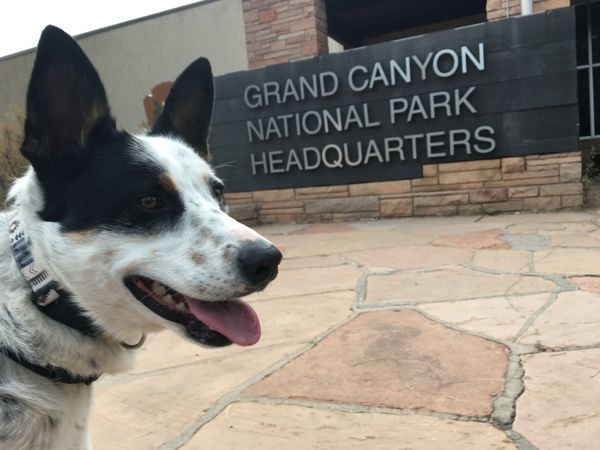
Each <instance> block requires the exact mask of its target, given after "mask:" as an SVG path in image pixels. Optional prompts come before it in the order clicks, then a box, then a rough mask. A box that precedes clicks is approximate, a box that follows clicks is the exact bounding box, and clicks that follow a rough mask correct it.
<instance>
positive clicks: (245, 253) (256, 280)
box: [238, 240, 282, 286]
mask: <svg viewBox="0 0 600 450" xmlns="http://www.w3.org/2000/svg"><path fill="white" fill-rule="evenodd" d="M281 258H282V255H281V252H280V251H279V250H277V248H276V247H275V246H274V245H271V244H269V243H267V242H265V241H263V240H256V241H247V242H245V243H244V244H242V246H241V247H240V250H239V253H238V267H239V269H240V272H241V273H242V276H244V278H246V280H247V281H248V282H250V283H251V284H252V285H253V286H259V285H261V284H266V283H268V282H269V281H271V280H272V279H273V278H275V276H276V275H277V266H278V265H279V263H280V262H281Z"/></svg>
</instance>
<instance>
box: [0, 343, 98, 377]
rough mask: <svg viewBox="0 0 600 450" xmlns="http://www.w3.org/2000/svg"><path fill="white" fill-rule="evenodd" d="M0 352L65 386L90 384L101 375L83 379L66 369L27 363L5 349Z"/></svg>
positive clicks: (22, 358)
mask: <svg viewBox="0 0 600 450" xmlns="http://www.w3.org/2000/svg"><path fill="white" fill-rule="evenodd" d="M0 352H2V353H3V354H4V355H5V356H8V357H9V358H10V359H12V360H13V361H14V362H16V363H17V364H20V365H21V366H23V367H25V368H26V369H29V370H31V371H32V372H35V373H37V374H38V375H41V376H43V377H44V378H47V379H48V380H50V381H54V382H57V383H66V384H82V383H83V384H88V385H89V384H92V383H93V382H94V381H96V380H97V379H98V378H100V376H101V375H102V374H99V375H91V376H89V377H84V376H82V375H73V374H72V373H71V372H69V371H68V370H67V369H64V368H62V367H58V366H53V365H51V364H48V365H47V366H40V365H37V364H34V363H32V362H30V361H28V360H27V359H26V358H25V357H24V356H23V355H20V354H18V353H15V352H13V351H12V350H9V349H8V348H6V347H0Z"/></svg>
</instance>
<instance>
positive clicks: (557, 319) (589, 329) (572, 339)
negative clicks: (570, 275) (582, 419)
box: [520, 292, 600, 398]
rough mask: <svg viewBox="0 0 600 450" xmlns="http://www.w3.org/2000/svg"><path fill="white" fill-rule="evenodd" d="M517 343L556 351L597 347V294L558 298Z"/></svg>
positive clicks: (599, 340)
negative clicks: (590, 346)
mask: <svg viewBox="0 0 600 450" xmlns="http://www.w3.org/2000/svg"><path fill="white" fill-rule="evenodd" d="M520 342H522V343H524V344H535V345H538V346H540V347H542V348H557V349H562V348H567V347H583V346H589V345H599V344H600V294H596V293H590V292H563V293H561V294H559V295H558V298H557V299H556V301H555V302H554V303H553V304H552V305H550V307H548V309H547V310H546V311H545V312H544V313H543V314H542V315H541V316H540V317H539V318H538V319H537V320H536V321H535V322H534V323H533V324H532V326H531V327H530V328H529V329H528V330H527V331H526V332H525V334H523V337H522V338H521V339H520ZM599 398H600V397H599Z"/></svg>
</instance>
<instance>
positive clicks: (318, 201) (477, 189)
mask: <svg viewBox="0 0 600 450" xmlns="http://www.w3.org/2000/svg"><path fill="white" fill-rule="evenodd" d="M226 197H227V201H228V203H229V205H230V213H231V215H232V216H234V217H235V218H237V219H238V220H241V221H244V222H246V223H249V224H271V223H290V222H336V221H344V220H358V219H377V218H386V217H407V216H432V215H454V214H480V213H495V212H509V211H538V210H557V209H563V208H577V207H580V206H582V204H583V186H582V183H581V154H580V152H571V153H558V154H549V155H531V156H518V157H509V158H499V159H487V160H480V161H469V162H454V163H444V164H427V165H425V166H423V178H418V179H413V180H398V181H383V182H375V183H363V184H350V185H338V186H326V187H307V188H296V189H278V190H269V191H255V192H242V193H230V194H227V195H226Z"/></svg>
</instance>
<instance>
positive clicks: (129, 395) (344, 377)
mask: <svg viewBox="0 0 600 450" xmlns="http://www.w3.org/2000/svg"><path fill="white" fill-rule="evenodd" d="M259 231H260V232H261V233H263V234H265V235H266V236H268V237H269V238H270V239H271V240H272V241H273V242H274V243H275V244H276V245H278V246H279V247H280V248H281V250H282V252H283V253H284V256H285V259H284V261H283V263H282V266H281V270H280V274H279V277H278V278H277V280H276V281H275V282H273V283H272V285H271V286H270V287H269V288H267V290H266V291H264V292H262V293H260V294H256V295H253V296H251V297H250V298H249V301H250V303H251V304H252V305H253V307H254V308H255V309H256V311H257V312H258V314H259V317H260V318H261V322H262V328H263V336H262V339H261V341H260V342H259V343H258V344H257V345H255V346H253V347H250V348H241V347H226V348H220V349H204V348H201V347H199V346H196V345H194V344H192V343H188V342H186V341H184V340H182V339H181V338H179V337H177V336H175V335H174V334H171V333H170V332H163V333H159V334H156V335H154V336H152V337H149V339H148V341H147V343H146V345H145V346H144V347H143V348H142V349H141V350H139V354H138V362H137V365H136V367H135V369H134V370H132V371H131V372H130V373H127V374H122V375H117V376H105V377H103V378H102V379H101V380H100V381H99V382H98V383H97V388H96V394H95V406H94V409H93V416H92V430H93V441H94V444H95V448H97V449H109V450H118V449H127V450H129V449H135V450H140V449H164V450H171V449H177V448H182V449H185V450H195V449H208V450H221V449H223V450H236V449H239V450H248V449H261V450H271V449H273V450H274V449H284V450H285V449H319V450H321V449H323V450H329V449H331V450H334V449H335V450H347V449H360V450H363V449H443V450H448V449H457V450H467V449H473V450H483V449H494V450H499V449H515V448H518V449H535V448H539V449H544V450H545V449H548V450H550V449H557V450H558V449H560V450H564V449H577V450H583V449H598V448H599V445H600V444H599V442H600V216H598V214H597V213H596V212H594V211H588V212H585V211H584V212H571V213H552V214H551V213H547V214H519V215H497V216H484V217H481V216H470V217H450V218H448V217H445V218H436V217H433V218H408V219H398V220H385V221H383V220H382V221H373V222H354V223H336V224H315V225H287V226H270V227H261V228H259Z"/></svg>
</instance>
